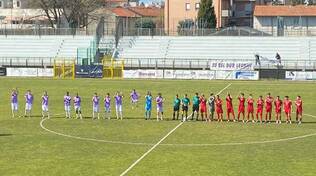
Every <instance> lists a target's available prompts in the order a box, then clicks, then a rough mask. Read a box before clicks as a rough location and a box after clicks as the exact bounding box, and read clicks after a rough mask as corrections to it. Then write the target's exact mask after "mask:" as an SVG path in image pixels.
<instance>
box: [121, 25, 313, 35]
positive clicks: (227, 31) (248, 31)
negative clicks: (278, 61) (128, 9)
mask: <svg viewBox="0 0 316 176" xmlns="http://www.w3.org/2000/svg"><path fill="white" fill-rule="evenodd" d="M278 34H279V35H278ZM123 35H124V36H259V37H260V36H261V37H264V36H316V30H313V29H284V31H283V32H282V35H280V32H279V33H278V31H276V30H275V29H272V28H271V29H262V30H257V29H253V28H250V27H228V28H223V29H202V28H200V29H186V28H183V29H178V30H168V29H163V28H154V29H149V28H128V29H124V31H123Z"/></svg>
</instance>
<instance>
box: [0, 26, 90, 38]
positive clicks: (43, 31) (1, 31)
mask: <svg viewBox="0 0 316 176" xmlns="http://www.w3.org/2000/svg"><path fill="white" fill-rule="evenodd" d="M0 35H6V36H7V35H38V36H40V35H90V34H89V33H88V31H86V30H85V29H79V28H74V29H73V28H58V29H55V28H30V29H14V28H0Z"/></svg>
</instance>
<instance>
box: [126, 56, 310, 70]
mask: <svg viewBox="0 0 316 176" xmlns="http://www.w3.org/2000/svg"><path fill="white" fill-rule="evenodd" d="M223 61H225V62H240V61H242V62H249V63H254V64H255V60H254V59H243V60H240V59H235V60H234V59H225V60H223V59H183V58H182V59H159V58H157V59H149V58H143V59H141V58H140V59H126V58H125V59H124V64H125V67H127V68H139V69H149V68H150V69H204V70H207V69H210V64H211V63H212V62H219V63H220V62H223ZM255 68H256V69H280V68H281V69H295V70H316V60H282V64H281V66H278V65H277V64H274V63H268V62H267V63H262V64H261V66H259V65H258V66H255Z"/></svg>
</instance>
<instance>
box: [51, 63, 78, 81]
mask: <svg viewBox="0 0 316 176" xmlns="http://www.w3.org/2000/svg"><path fill="white" fill-rule="evenodd" d="M54 78H55V79H75V60H69V59H55V60H54Z"/></svg>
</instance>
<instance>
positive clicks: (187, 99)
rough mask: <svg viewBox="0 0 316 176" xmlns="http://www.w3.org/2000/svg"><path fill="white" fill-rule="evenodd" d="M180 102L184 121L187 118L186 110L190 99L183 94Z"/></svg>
mask: <svg viewBox="0 0 316 176" xmlns="http://www.w3.org/2000/svg"><path fill="white" fill-rule="evenodd" d="M181 104H182V121H183V122H184V121H186V120H187V118H188V110H189V106H190V99H189V98H188V95H187V94H185V95H184V98H183V99H182V100H181Z"/></svg>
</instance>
